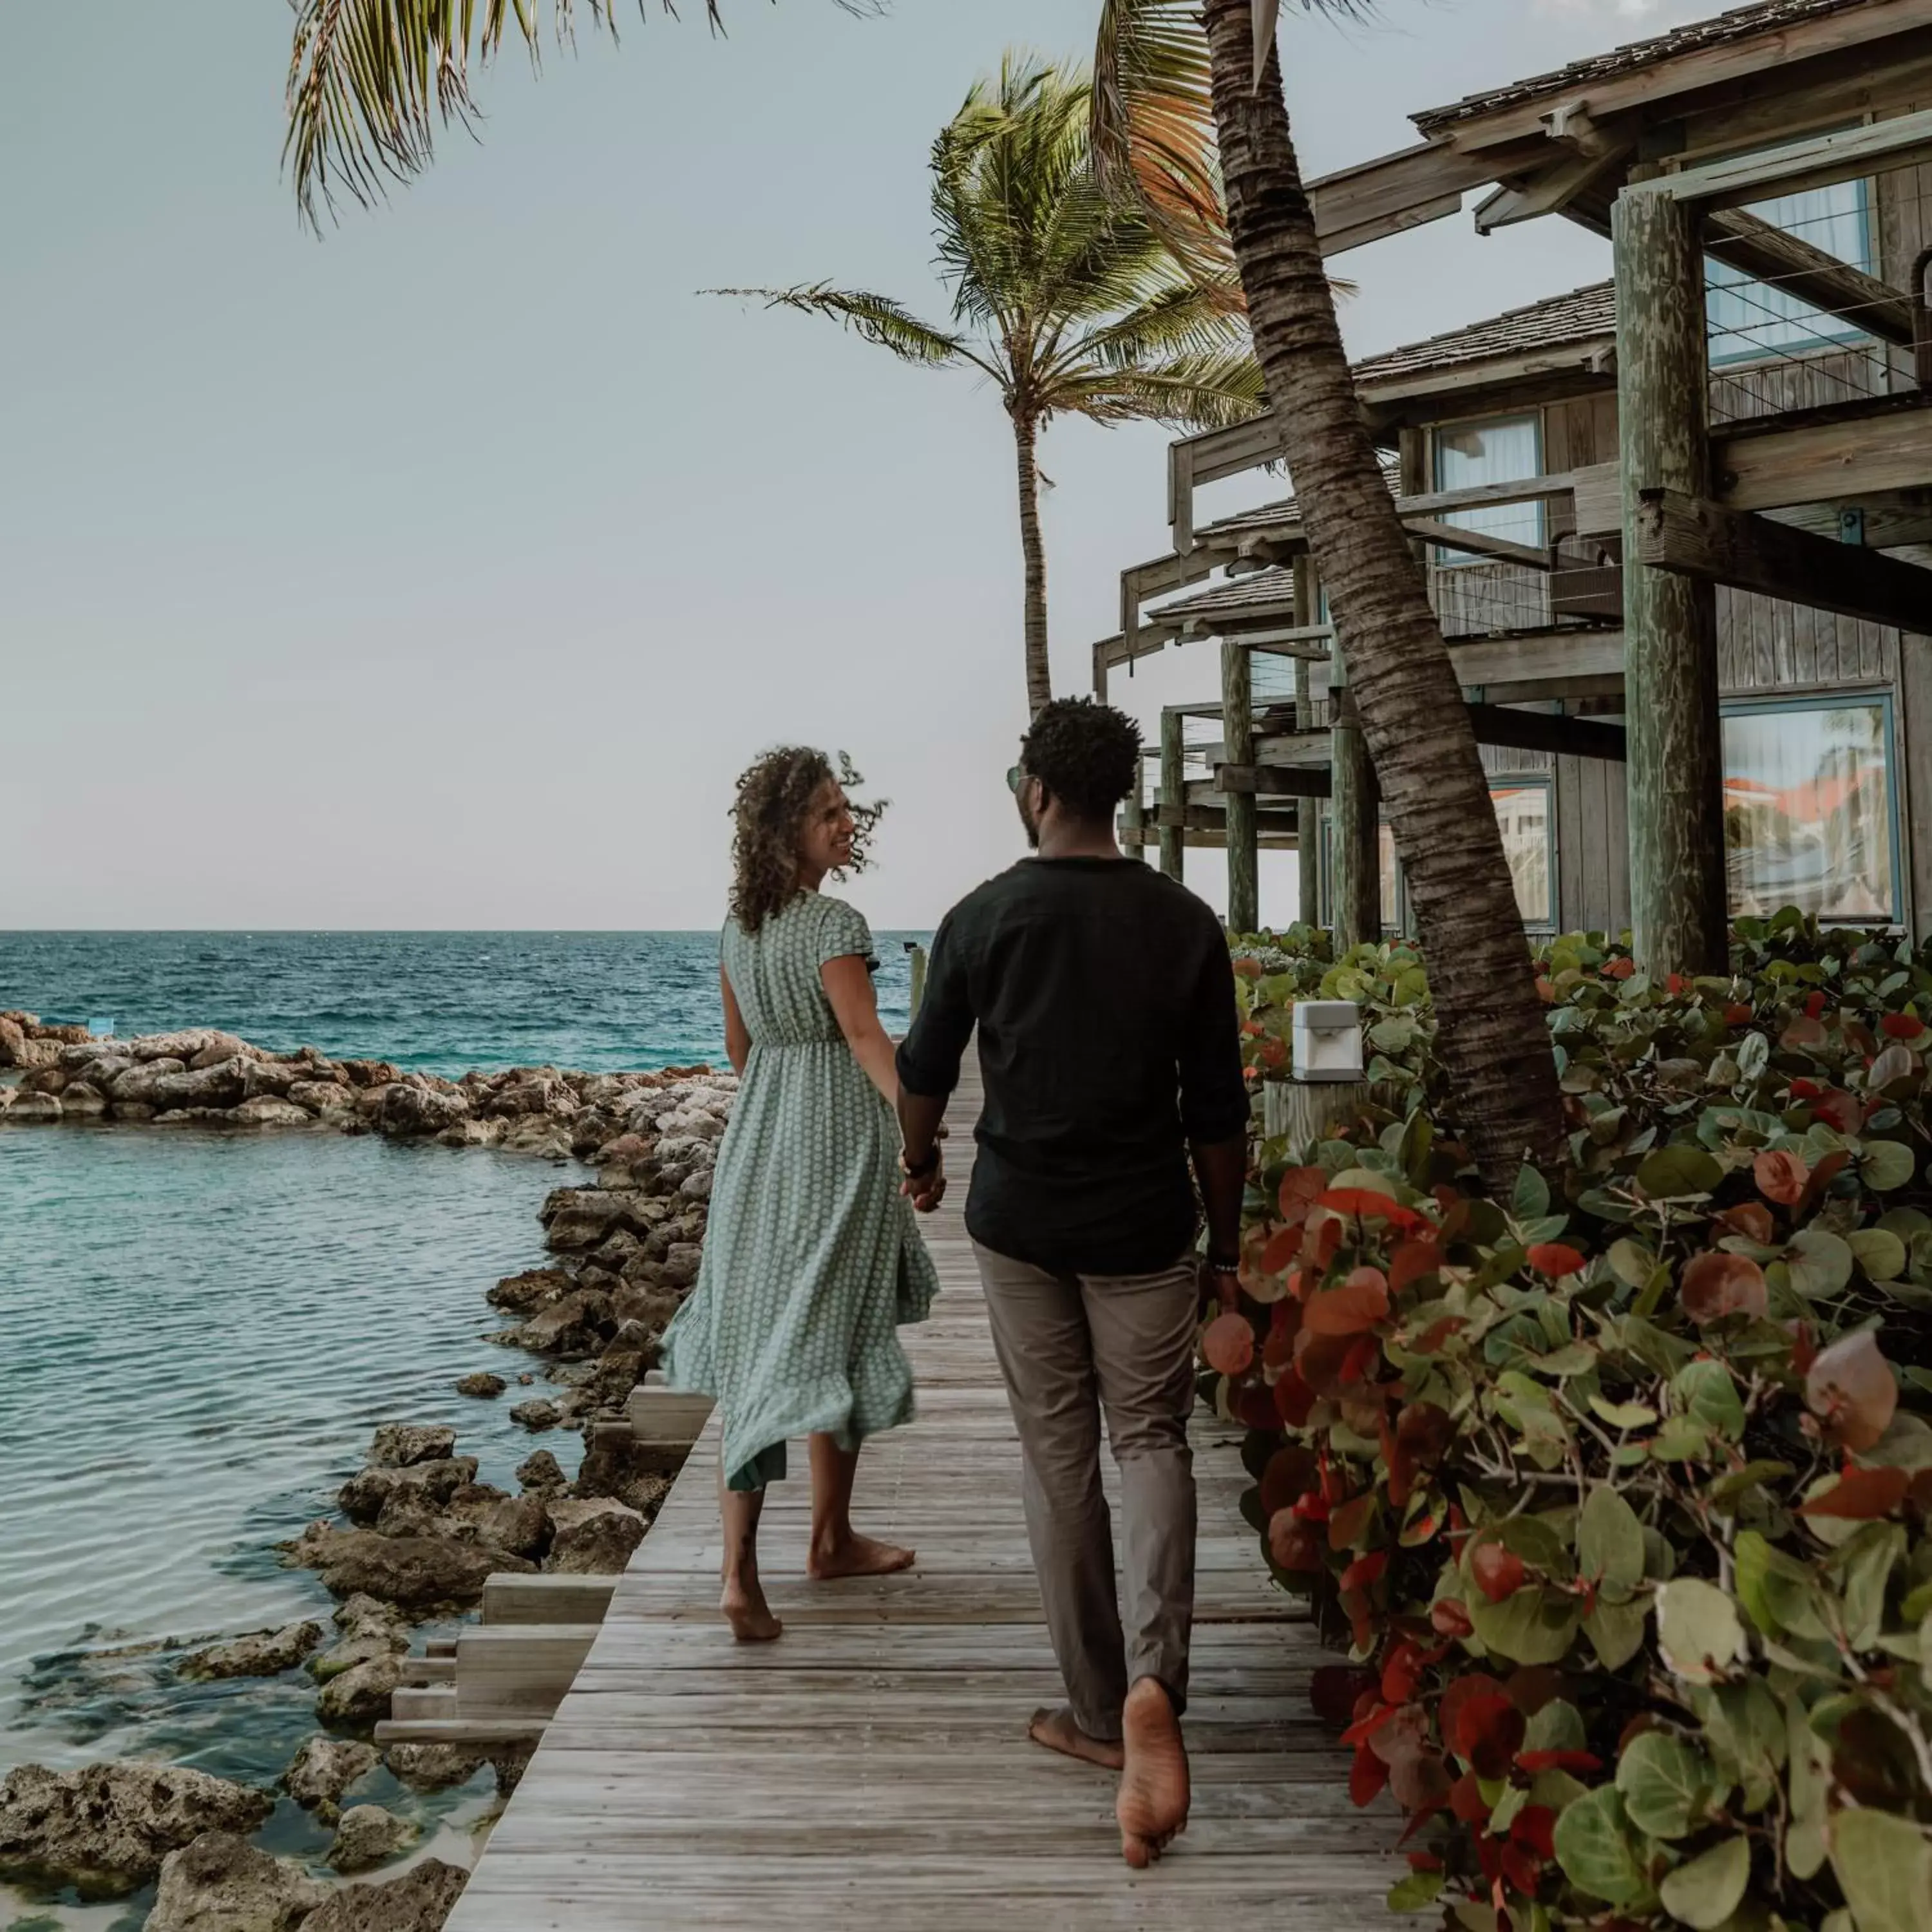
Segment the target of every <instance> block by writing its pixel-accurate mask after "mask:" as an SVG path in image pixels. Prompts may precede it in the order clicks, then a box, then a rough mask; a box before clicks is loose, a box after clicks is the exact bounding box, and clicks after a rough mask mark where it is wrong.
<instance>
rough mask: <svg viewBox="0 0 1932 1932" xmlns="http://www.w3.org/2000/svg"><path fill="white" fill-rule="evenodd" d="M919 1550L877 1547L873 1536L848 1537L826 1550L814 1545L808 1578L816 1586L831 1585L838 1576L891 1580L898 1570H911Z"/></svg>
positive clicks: (809, 1560) (888, 1546)
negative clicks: (886, 1578)
mask: <svg viewBox="0 0 1932 1932" xmlns="http://www.w3.org/2000/svg"><path fill="white" fill-rule="evenodd" d="M917 1554H918V1553H917V1552H916V1550H901V1548H900V1547H898V1544H895V1543H877V1542H874V1541H873V1539H872V1538H871V1537H869V1536H847V1538H845V1539H844V1541H842V1542H839V1543H833V1544H826V1546H825V1547H823V1548H822V1549H821V1548H820V1547H817V1545H815V1544H814V1547H813V1549H812V1552H811V1556H810V1558H809V1559H808V1560H807V1562H806V1564H805V1574H806V1575H808V1577H811V1580H812V1581H813V1582H814V1583H829V1582H831V1581H832V1579H833V1578H834V1577H889V1576H890V1575H892V1573H893V1572H894V1571H896V1570H910V1568H912V1565H913V1558H914V1557H915V1556H916V1555H917Z"/></svg>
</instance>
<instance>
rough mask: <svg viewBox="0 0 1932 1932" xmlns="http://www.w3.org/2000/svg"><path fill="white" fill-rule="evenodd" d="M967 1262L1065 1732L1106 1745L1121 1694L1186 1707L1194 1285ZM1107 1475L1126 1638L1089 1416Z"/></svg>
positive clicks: (1187, 1267) (1186, 1271) (1178, 1273)
mask: <svg viewBox="0 0 1932 1932" xmlns="http://www.w3.org/2000/svg"><path fill="white" fill-rule="evenodd" d="M974 1253H975V1254H976V1255H977V1257H978V1259H979V1263H980V1279H981V1280H983V1282H984V1283H985V1284H986V1311H987V1314H988V1316H989V1319H990V1320H991V1323H992V1331H993V1347H994V1349H995V1352H996V1353H997V1354H998V1357H999V1360H1000V1367H1001V1372H1002V1373H1004V1376H1005V1377H1006V1383H1007V1398H1008V1400H1010V1402H1011V1403H1012V1405H1013V1421H1014V1424H1015V1426H1016V1427H1017V1428H1018V1430H1019V1438H1020V1447H1021V1449H1022V1452H1023V1455H1024V1459H1025V1499H1026V1519H1027V1538H1028V1542H1029V1543H1030V1544H1031V1546H1032V1549H1033V1561H1034V1569H1035V1571H1037V1573H1038V1574H1039V1577H1040V1596H1041V1598H1042V1599H1043V1601H1044V1603H1045V1605H1046V1622H1047V1628H1048V1631H1049V1634H1051V1636H1052V1640H1053V1654H1054V1655H1055V1658H1057V1659H1058V1661H1059V1664H1060V1673H1061V1676H1062V1677H1063V1678H1064V1679H1065V1680H1066V1684H1067V1699H1068V1701H1069V1703H1070V1704H1071V1705H1072V1706H1073V1715H1074V1718H1075V1721H1076V1722H1077V1723H1078V1724H1079V1727H1080V1728H1081V1729H1082V1730H1083V1731H1085V1732H1086V1733H1087V1734H1088V1736H1090V1737H1096V1738H1105V1739H1118V1737H1119V1736H1120V1735H1121V1706H1122V1704H1123V1703H1124V1701H1125V1700H1126V1697H1127V1689H1128V1686H1129V1685H1130V1684H1133V1683H1135V1682H1138V1681H1139V1679H1141V1678H1142V1677H1153V1678H1156V1679H1159V1681H1160V1683H1161V1684H1162V1685H1163V1686H1164V1687H1165V1688H1166V1691H1167V1693H1168V1695H1169V1697H1171V1698H1172V1700H1174V1706H1175V1709H1176V1711H1177V1712H1178V1711H1179V1710H1180V1709H1182V1708H1183V1706H1184V1705H1185V1704H1186V1703H1187V1642H1188V1634H1189V1631H1190V1626H1191V1625H1192V1624H1193V1616H1194V1532H1195V1502H1194V1457H1193V1451H1191V1450H1190V1448H1189V1447H1188V1442H1187V1418H1188V1414H1189V1412H1190V1410H1191V1409H1193V1406H1194V1344H1195V1335H1196V1323H1197V1320H1198V1315H1197V1310H1198V1309H1199V1275H1198V1274H1197V1271H1196V1265H1195V1263H1194V1262H1193V1259H1192V1258H1191V1257H1190V1258H1189V1259H1187V1260H1185V1261H1183V1262H1178V1263H1177V1264H1176V1265H1175V1266H1174V1267H1172V1268H1166V1269H1163V1271H1161V1272H1160V1274H1142V1275H1091V1274H1090V1275H1075V1274H1064V1275H1062V1274H1050V1273H1049V1272H1048V1271H1046V1270H1045V1269H1043V1268H1033V1267H1030V1266H1029V1265H1028V1264H1026V1263H1025V1262H1016V1261H1013V1260H1010V1259H1008V1258H1007V1256H1004V1255H998V1254H995V1253H993V1252H992V1250H991V1249H989V1248H984V1247H980V1245H979V1244H978V1243H977V1242H976V1243H974ZM1102 1410H1104V1411H1105V1412H1106V1418H1107V1436H1108V1440H1109V1443H1110V1444H1111V1445H1112V1448H1113V1452H1114V1460H1115V1461H1116V1462H1117V1463H1118V1464H1119V1465H1120V1469H1121V1516H1122V1517H1123V1519H1124V1521H1123V1532H1124V1533H1123V1537H1122V1543H1123V1547H1124V1553H1125V1556H1126V1560H1127V1631H1126V1632H1125V1634H1123V1632H1122V1630H1121V1613H1120V1609H1119V1607H1118V1602H1117V1600H1116V1598H1115V1578H1114V1539H1113V1529H1112V1522H1111V1520H1110V1519H1109V1514H1108V1509H1107V1503H1106V1497H1105V1496H1103V1494H1102V1493H1101V1489H1100V1411H1102Z"/></svg>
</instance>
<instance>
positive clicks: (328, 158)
mask: <svg viewBox="0 0 1932 1932" xmlns="http://www.w3.org/2000/svg"><path fill="white" fill-rule="evenodd" d="M835 4H836V5H838V6H841V7H843V8H844V10H846V11H847V13H877V12H878V11H879V10H880V8H881V7H883V5H885V4H886V0H835ZM293 5H294V8H295V17H296V20H295V38H294V43H293V46H292V48H291V49H290V55H289V76H288V86H287V111H288V130H287V135H286V136H285V137H284V141H283V144H282V165H283V166H284V168H285V169H287V170H288V171H289V172H290V174H291V175H293V178H294V182H295V190H296V205H297V206H298V207H299V208H300V210H301V211H302V218H303V220H305V221H306V222H307V223H308V225H309V226H311V227H312V228H316V229H320V226H321V216H322V214H323V211H325V210H326V211H329V213H331V214H333V213H334V211H335V205H336V194H337V192H338V190H341V191H342V192H344V193H347V194H349V195H350V196H353V198H354V199H356V201H358V202H361V203H362V204H363V205H365V206H367V205H368V204H369V203H370V202H373V201H375V200H377V199H380V197H381V196H382V195H383V193H384V192H385V191H386V188H387V187H388V185H389V183H390V182H391V181H407V180H409V179H410V178H411V177H412V176H413V175H417V174H419V173H421V172H422V170H423V169H425V167H427V166H428V165H429V163H430V161H431V158H432V157H433V156H434V151H435V145H436V136H437V133H438V131H439V130H440V129H442V128H446V127H449V126H450V125H451V124H457V125H459V126H461V127H465V128H469V129H470V130H472V131H473V129H474V124H475V113H476V103H475V97H474V95H472V93H471V92H470V85H469V81H470V71H471V68H472V65H474V66H475V67H476V68H482V67H485V66H487V65H488V64H489V62H490V59H491V58H493V56H494V55H496V52H497V51H498V50H499V48H500V47H501V46H502V42H503V40H504V37H505V34H504V30H505V28H506V27H508V26H510V25H511V23H514V25H515V27H516V28H517V33H518V34H519V35H520V37H521V39H522V40H523V44H524V46H526V48H527V49H529V55H530V58H531V59H532V62H535V61H536V60H538V58H539V57H540V56H541V52H542V47H543V26H542V16H543V14H544V10H545V9H544V5H543V0H293ZM658 5H659V7H661V9H662V10H663V11H664V13H667V14H670V15H671V16H673V17H675V16H676V13H677V10H678V7H677V0H658ZM618 7H619V0H548V8H547V11H548V13H549V17H550V25H551V28H552V30H553V33H554V34H555V37H556V40H558V42H559V43H560V44H564V45H568V44H570V43H572V42H573V41H574V39H575V37H576V29H577V16H578V13H579V12H580V11H581V13H583V14H584V15H586V16H587V17H589V20H590V22H591V23H592V26H593V27H595V28H596V29H597V30H598V31H600V32H602V33H605V34H609V35H610V38H611V39H612V40H616V37H617V26H618ZM703 7H704V11H705V15H706V18H707V19H708V20H709V22H710V24H711V26H712V29H713V31H722V30H723V28H724V13H723V10H722V0H703ZM637 15H638V18H639V19H640V20H643V19H645V18H647V17H648V16H649V0H637Z"/></svg>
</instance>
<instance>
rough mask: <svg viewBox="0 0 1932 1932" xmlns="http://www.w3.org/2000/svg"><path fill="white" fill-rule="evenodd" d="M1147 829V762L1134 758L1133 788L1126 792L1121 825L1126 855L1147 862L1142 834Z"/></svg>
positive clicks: (1145, 846)
mask: <svg viewBox="0 0 1932 1932" xmlns="http://www.w3.org/2000/svg"><path fill="white" fill-rule="evenodd" d="M1146 830H1147V764H1146V761H1145V760H1144V759H1142V758H1139V757H1136V759H1135V760H1134V788H1133V790H1132V791H1130V792H1129V793H1128V794H1127V810H1126V812H1125V814H1124V823H1123V826H1122V832H1123V837H1122V843H1123V844H1125V845H1126V847H1127V856H1128V857H1129V858H1130V859H1139V860H1140V861H1141V862H1142V864H1143V865H1145V863H1146V862H1147V844H1146V841H1145V838H1144V837H1143V834H1144V833H1145V832H1146Z"/></svg>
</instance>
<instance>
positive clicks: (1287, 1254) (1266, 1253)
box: [1262, 1222, 1301, 1274]
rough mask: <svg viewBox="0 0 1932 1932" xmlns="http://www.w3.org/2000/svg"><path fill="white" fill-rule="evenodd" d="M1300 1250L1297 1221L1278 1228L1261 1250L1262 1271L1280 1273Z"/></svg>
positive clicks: (1291, 1262)
mask: <svg viewBox="0 0 1932 1932" xmlns="http://www.w3.org/2000/svg"><path fill="white" fill-rule="evenodd" d="M1300 1253H1301V1223H1298V1222H1296V1223H1292V1224H1291V1225H1290V1226H1288V1227H1286V1228H1283V1229H1278V1230H1277V1232H1275V1233H1274V1235H1271V1237H1270V1238H1269V1240H1268V1245H1267V1247H1265V1248H1263V1249H1262V1274H1282V1273H1283V1271H1285V1270H1286V1269H1287V1268H1290V1267H1292V1265H1293V1264H1294V1262H1295V1257H1296V1256H1298V1255H1299V1254H1300Z"/></svg>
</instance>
